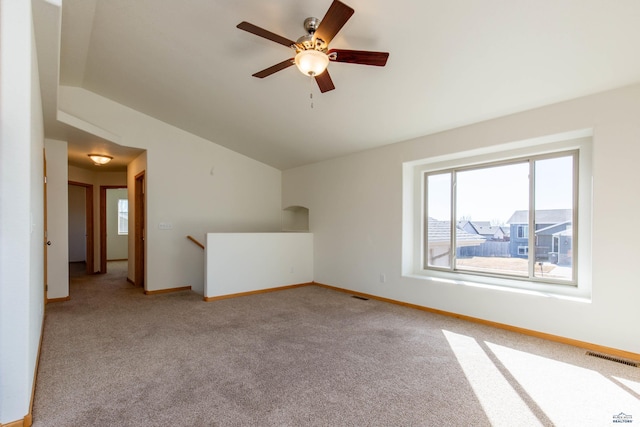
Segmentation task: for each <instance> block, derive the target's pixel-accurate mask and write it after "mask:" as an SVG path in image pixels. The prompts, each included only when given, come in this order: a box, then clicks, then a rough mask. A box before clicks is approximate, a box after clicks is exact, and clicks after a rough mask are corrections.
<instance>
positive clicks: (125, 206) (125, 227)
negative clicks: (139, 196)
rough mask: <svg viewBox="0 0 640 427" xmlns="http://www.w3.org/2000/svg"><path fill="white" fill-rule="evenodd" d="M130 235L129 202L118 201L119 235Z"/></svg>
mask: <svg viewBox="0 0 640 427" xmlns="http://www.w3.org/2000/svg"><path fill="white" fill-rule="evenodd" d="M127 234H129V200H127V199H118V235H119V236H122V235H127Z"/></svg>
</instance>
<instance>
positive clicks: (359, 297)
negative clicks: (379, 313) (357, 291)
mask: <svg viewBox="0 0 640 427" xmlns="http://www.w3.org/2000/svg"><path fill="white" fill-rule="evenodd" d="M351 298H355V299H361V300H362V301H369V298H365V297H361V296H358V295H351Z"/></svg>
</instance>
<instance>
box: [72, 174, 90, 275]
mask: <svg viewBox="0 0 640 427" xmlns="http://www.w3.org/2000/svg"><path fill="white" fill-rule="evenodd" d="M68 185H69V188H68V191H69V193H68V194H69V263H82V262H84V263H85V264H86V265H85V267H84V268H85V271H86V273H87V274H93V273H94V265H93V264H94V251H93V185H92V184H85V183H82V182H75V181H68Z"/></svg>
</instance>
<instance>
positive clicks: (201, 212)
mask: <svg viewBox="0 0 640 427" xmlns="http://www.w3.org/2000/svg"><path fill="white" fill-rule="evenodd" d="M59 95H60V97H59V99H60V103H59V108H60V109H61V110H62V111H64V113H65V114H67V115H69V116H71V117H74V123H75V124H76V125H77V126H80V127H82V126H85V125H86V127H87V129H95V128H96V127H97V128H100V129H102V130H104V131H106V132H108V133H110V134H113V135H115V138H116V139H118V143H119V144H121V145H125V146H129V147H137V148H143V149H146V150H147V153H146V171H145V178H146V183H147V192H146V209H147V236H146V238H147V239H146V242H145V243H146V245H147V256H146V263H147V266H149V267H148V268H147V275H146V282H145V287H146V289H147V290H158V289H166V288H174V287H181V286H187V285H190V286H192V288H193V289H194V290H195V291H197V292H200V293H202V292H203V289H204V252H203V251H202V249H200V248H198V247H197V246H195V245H194V244H193V243H191V242H190V241H188V240H187V239H186V236H187V235H193V236H194V237H195V238H197V239H199V240H200V241H203V240H204V236H205V233H207V232H227V231H235V232H247V231H252V232H257V231H279V230H280V223H281V221H280V210H281V207H280V196H281V173H280V171H279V170H277V169H275V168H273V167H270V166H267V165H265V164H263V163H260V162H257V161H255V160H252V159H250V158H248V157H246V156H243V155H240V154H238V153H235V152H233V151H231V150H228V149H227V148H224V147H222V146H219V145H217V144H215V143H213V142H211V141H207V140H205V139H202V138H199V137H197V136H195V135H192V134H189V133H187V132H185V131H183V130H181V129H178V128H176V127H173V126H170V125H168V124H166V123H164V122H161V121H159V120H156V119H154V118H151V117H149V116H146V115H144V114H141V113H139V112H137V111H135V110H132V109H130V108H127V107H125V106H123V105H120V104H117V103H115V102H113V101H110V100H108V99H106V98H102V97H100V96H98V95H96V94H94V93H92V92H89V91H86V90H84V89H80V88H75V87H65V86H62V87H60V91H59ZM128 169H129V170H128V173H129V178H128V180H129V184H132V183H133V177H132V175H135V173H137V171H135V170H134V169H136V168H131V167H130V168H128ZM129 203H133V201H132V200H130V201H129ZM161 223H162V224H169V225H170V227H171V228H170V229H160V224H161ZM130 249H131V248H130ZM129 255H130V256H129V259H130V260H131V258H132V256H133V255H134V254H133V252H130V253H129ZM130 262H131V263H132V262H133V260H131V261H130ZM132 275H133V271H132V270H131V269H130V270H129V276H130V277H132Z"/></svg>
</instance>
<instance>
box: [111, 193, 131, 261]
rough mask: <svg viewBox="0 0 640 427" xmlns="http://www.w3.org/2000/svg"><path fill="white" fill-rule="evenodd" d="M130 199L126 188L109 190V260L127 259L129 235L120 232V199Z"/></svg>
mask: <svg viewBox="0 0 640 427" xmlns="http://www.w3.org/2000/svg"><path fill="white" fill-rule="evenodd" d="M119 199H125V200H127V201H128V196H127V189H126V188H110V189H108V190H107V206H106V208H107V218H106V222H107V224H106V225H107V261H111V260H121V259H127V256H128V255H127V254H128V237H129V236H128V235H126V234H118V200H119Z"/></svg>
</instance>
